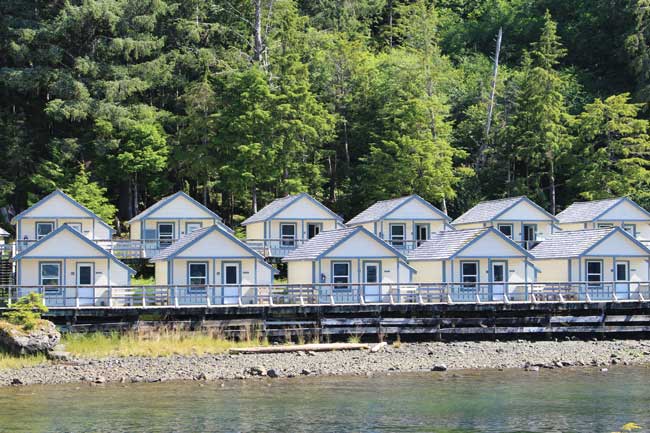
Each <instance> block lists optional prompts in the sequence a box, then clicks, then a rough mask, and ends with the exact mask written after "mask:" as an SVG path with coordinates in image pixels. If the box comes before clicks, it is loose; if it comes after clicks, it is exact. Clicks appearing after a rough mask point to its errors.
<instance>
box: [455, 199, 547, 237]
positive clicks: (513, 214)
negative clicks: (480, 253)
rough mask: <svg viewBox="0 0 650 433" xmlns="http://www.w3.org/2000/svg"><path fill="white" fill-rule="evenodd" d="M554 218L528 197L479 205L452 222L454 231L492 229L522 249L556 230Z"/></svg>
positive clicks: (486, 202) (492, 201) (490, 201)
mask: <svg viewBox="0 0 650 433" xmlns="http://www.w3.org/2000/svg"><path fill="white" fill-rule="evenodd" d="M557 223H558V220H557V218H556V217H554V216H553V215H551V214H550V213H548V212H547V211H546V210H544V209H543V208H542V207H541V206H539V205H538V204H536V203H535V202H533V201H532V200H530V199H529V198H528V197H525V196H520V197H510V198H504V199H499V200H489V201H482V202H480V203H478V204H477V205H476V206H474V207H472V208H470V209H469V210H468V211H467V212H465V213H464V214H462V215H461V216H459V217H458V218H456V219H455V220H454V221H453V222H452V223H451V224H452V225H453V226H454V227H455V228H456V229H457V230H466V229H475V228H484V227H494V228H496V229H497V230H499V231H500V232H501V233H503V234H504V235H506V236H507V237H509V238H510V239H512V240H513V241H515V242H517V243H518V244H520V245H521V246H523V247H524V248H526V249H530V248H533V247H534V246H535V245H536V244H537V243H538V242H540V241H542V240H544V239H545V238H546V237H547V236H549V235H551V234H552V233H554V232H556V231H558V230H560V228H559V227H558V225H557Z"/></svg>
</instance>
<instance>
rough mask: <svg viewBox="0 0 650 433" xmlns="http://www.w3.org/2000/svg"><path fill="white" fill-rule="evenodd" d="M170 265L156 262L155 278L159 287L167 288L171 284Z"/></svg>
mask: <svg viewBox="0 0 650 433" xmlns="http://www.w3.org/2000/svg"><path fill="white" fill-rule="evenodd" d="M167 269H168V263H167V262H164V261H157V262H154V276H155V280H156V285H157V286H166V285H167V284H168V283H169V282H168V281H167V278H168V275H167Z"/></svg>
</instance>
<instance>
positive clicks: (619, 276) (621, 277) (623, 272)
mask: <svg viewBox="0 0 650 433" xmlns="http://www.w3.org/2000/svg"><path fill="white" fill-rule="evenodd" d="M629 279H630V276H629V275H628V264H627V262H623V263H616V281H628V280H629Z"/></svg>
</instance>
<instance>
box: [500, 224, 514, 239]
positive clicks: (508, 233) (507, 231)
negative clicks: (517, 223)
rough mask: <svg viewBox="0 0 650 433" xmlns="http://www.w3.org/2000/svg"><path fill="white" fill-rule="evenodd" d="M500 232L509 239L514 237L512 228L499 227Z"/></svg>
mask: <svg viewBox="0 0 650 433" xmlns="http://www.w3.org/2000/svg"><path fill="white" fill-rule="evenodd" d="M499 231H500V232H501V233H503V234H504V235H506V236H508V237H509V238H510V237H512V226H499Z"/></svg>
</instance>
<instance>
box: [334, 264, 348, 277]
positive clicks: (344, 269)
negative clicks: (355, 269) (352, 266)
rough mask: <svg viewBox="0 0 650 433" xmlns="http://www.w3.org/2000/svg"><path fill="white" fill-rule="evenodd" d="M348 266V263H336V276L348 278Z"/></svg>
mask: <svg viewBox="0 0 650 433" xmlns="http://www.w3.org/2000/svg"><path fill="white" fill-rule="evenodd" d="M348 274H349V272H348V264H347V263H334V275H335V276H336V275H344V276H346V277H347V276H348Z"/></svg>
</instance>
